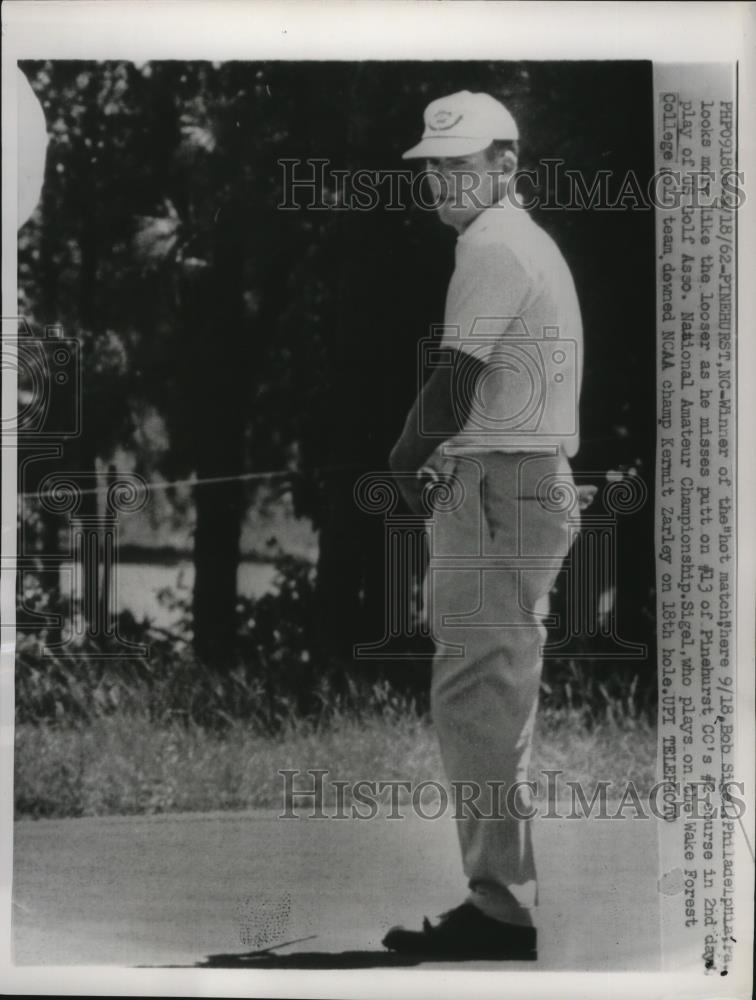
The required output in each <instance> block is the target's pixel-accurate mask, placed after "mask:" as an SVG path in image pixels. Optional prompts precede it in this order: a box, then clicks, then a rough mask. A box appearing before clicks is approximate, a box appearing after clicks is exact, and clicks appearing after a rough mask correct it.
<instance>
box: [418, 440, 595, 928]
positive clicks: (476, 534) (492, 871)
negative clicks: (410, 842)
mask: <svg viewBox="0 0 756 1000" xmlns="http://www.w3.org/2000/svg"><path fill="white" fill-rule="evenodd" d="M432 464H433V466H434V467H435V468H436V469H438V470H439V471H440V472H442V473H443V474H444V475H445V476H450V477H451V479H450V481H451V482H452V484H453V485H454V489H455V491H456V498H459V496H461V502H460V503H459V504H458V505H457V506H456V507H455V509H451V510H446V511H444V510H438V509H437V510H436V511H435V513H434V515H433V517H432V519H430V520H429V522H428V533H429V539H428V542H429V550H430V559H429V566H428V573H427V577H426V581H425V601H426V617H427V619H428V624H429V625H430V626H431V628H432V631H433V637H434V641H435V644H436V650H435V657H434V661H433V675H432V683H431V712H432V717H433V721H434V724H435V727H436V731H437V734H438V738H439V743H440V748H441V756H442V760H443V763H444V769H445V771H446V777H447V779H448V781H449V782H452V783H456V782H459V783H465V785H466V789H467V790H466V791H465V792H464V795H466V796H468V797H472V796H473V795H474V794H475V793H474V789H478V790H480V795H479V797H478V798H476V799H475V805H476V806H477V807H478V812H475V811H474V810H470V809H469V808H464V809H462V810H461V809H460V805H459V803H460V793H459V791H457V792H456V793H455V798H454V799H452V801H455V802H456V804H457V815H458V818H457V829H458V833H459V840H460V845H461V849H462V860H463V868H464V872H465V875H466V876H467V879H468V881H469V886H470V890H471V899H472V901H473V902H474V903H476V905H478V906H479V907H480V908H481V909H482V910H483V911H484V912H487V913H488V914H489V915H491V916H494V917H498V918H499V919H504V920H507V919H510V918H512V916H513V914H512V898H513V897H514V899H516V900H517V901H518V902H519V904H520V906H522V907H525V908H529V907H532V906H535V905H536V904H537V886H536V869H535V861H534V857H533V844H532V833H531V822H530V821H529V820H524V819H520V818H518V817H520V816H522V815H523V814H525V815H527V813H528V811H529V810H530V809H531V808H532V807H531V804H530V796H529V792H528V789H527V788H526V787H524V786H523V787H522V788H521V789H520V791H519V793H518V794H517V795H516V796H515V797H514V798H512V799H511V802H512V803H514V808H513V809H510V808H508V803H507V789H509V788H511V787H512V785H513V784H514V783H515V782H525V781H526V780H527V778H528V774H527V771H528V762H529V758H530V751H531V743H532V737H533V727H534V722H535V715H536V709H537V705H538V693H539V687H540V678H541V666H542V658H541V650H542V645H543V643H544V641H545V638H546V629H545V628H544V625H543V621H542V618H543V616H544V615H545V614H547V613H548V602H549V591H550V590H551V588H552V586H553V584H554V582H555V579H556V576H557V574H558V572H559V569H560V567H561V565H562V561H563V559H564V557H565V555H566V554H567V552H568V550H569V547H570V531H569V521H570V520H571V519H572V518H574V516H575V510H576V509H577V508H576V507H575V506H574V504H573V503H571V502H570V498H571V496H574V483H573V479H572V473H571V470H570V466H569V463H568V461H567V459H566V457H565V456H564V454H563V453H562V452H561V451H560V452H556V449H555V453H544V452H540V453H533V454H525V453H520V454H512V453H503V452H495V451H490V452H474V453H470V454H457V455H456V456H453V457H449V456H447V457H441V458H435V457H434V461H433V463H432ZM453 504H454V500H453V501H452V504H451V505H452V506H453ZM487 782H495V783H498V784H497V785H494V786H491V785H487V784H486V783H487ZM453 787H454V785H453ZM456 787H457V789H459V787H460V786H459V785H458V786H456ZM460 812H464V813H465V815H464V816H463V817H460ZM486 816H488V817H489V818H485V817H486ZM498 817H501V818H498Z"/></svg>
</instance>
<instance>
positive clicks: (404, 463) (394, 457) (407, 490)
mask: <svg viewBox="0 0 756 1000" xmlns="http://www.w3.org/2000/svg"><path fill="white" fill-rule="evenodd" d="M400 444H401V442H397V444H396V445H395V446H394V448H393V449H392V451H391V455H390V456H389V468H390V469H391V471H392V472H393V473H394V474H395V476H396V485H397V486H398V487H399V492H400V493H401V494H402V497H403V498H404V502H405V503H406V504H407V506H408V507H409V509H410V510H411V511H412V513H413V514H417V515H418V516H423V517H427V516H428V510H427V508H426V507H425V504H423V501H422V495H423V490H424V489H425V486H426V483H427V482H428V477H427V476H424V475H422V473H421V471H418V470H415V469H413V468H412V462H411V461H409V459H408V456H407V455H406V454H403V453H402V451H401V449H400V447H399V446H400Z"/></svg>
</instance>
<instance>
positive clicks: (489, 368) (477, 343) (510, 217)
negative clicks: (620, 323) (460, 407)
mask: <svg viewBox="0 0 756 1000" xmlns="http://www.w3.org/2000/svg"><path fill="white" fill-rule="evenodd" d="M447 347H453V348H456V349H458V350H459V351H462V352H463V353H465V354H471V355H472V356H473V357H476V358H478V359H479V360H481V361H483V362H485V363H486V368H485V369H484V370H483V373H482V375H481V377H480V378H479V379H478V381H477V383H476V384H475V385H470V384H469V379H467V380H466V379H465V378H464V376H462V377H461V378H460V379H458V380H456V391H457V394H458V395H459V393H460V392H469V393H470V400H471V412H470V416H469V418H468V421H467V424H466V425H465V427H464V428H463V429H462V431H460V432H459V434H457V435H455V437H454V438H452V439H451V440H450V441H449V442H447V448H448V447H452V448H454V447H457V446H460V447H464V448H465V449H467V448H470V447H473V448H475V449H481V450H486V449H492V450H495V451H516V452H522V451H533V450H540V449H542V448H548V449H549V450H552V449H553V448H554V446H555V445H556V446H561V447H562V448H563V449H564V451H565V453H566V454H567V455H568V456H570V457H572V456H573V455H575V453H576V452H577V450H578V446H579V440H580V439H579V431H580V428H579V422H578V403H579V399H580V384H581V379H582V367H583V362H582V356H583V330H582V323H581V319H580V307H579V304H578V299H577V294H576V292H575V285H574V282H573V280H572V275H571V274H570V270H569V268H568V266H567V263H566V261H565V259H564V257H563V256H562V254H561V252H560V251H559V248H558V247H557V245H556V243H555V242H554V241H553V240H552V238H551V237H550V236H549V235H548V234H547V233H546V232H545V231H544V230H543V229H541V227H540V226H538V225H537V224H536V223H535V222H534V221H533V219H532V218H531V217H530V216H529V215H528V213H527V212H526V211H525V210H524V209H522V208H521V207H519V206H517V205H515V204H512V203H510V202H509V201H508V200H506V199H505V200H504V201H503V202H501V203H500V204H497V205H493V206H492V207H491V208H488V209H486V210H485V211H483V212H482V213H481V214H480V215H479V216H478V217H477V218H476V219H475V220H474V221H473V222H472V223H471V224H470V226H469V227H468V228H467V229H466V230H465V232H464V233H463V234H462V235H461V236H460V237H459V238H458V240H457V247H456V266H455V269H454V273H453V275H452V278H451V281H450V283H449V290H448V293H447V297H446V310H445V316H444V335H443V339H442V341H441V348H442V349H443V348H447ZM441 353H442V355H443V350H442V352H441Z"/></svg>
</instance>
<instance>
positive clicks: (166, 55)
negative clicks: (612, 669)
mask: <svg viewBox="0 0 756 1000" xmlns="http://www.w3.org/2000/svg"><path fill="white" fill-rule="evenodd" d="M2 19H3V42H2V45H3V57H4V59H3V178H4V184H3V219H4V226H3V234H2V235H3V246H2V250H3V262H4V266H3V285H2V290H3V303H12V304H15V302H16V288H15V276H16V227H15V214H16V213H15V154H14V148H15V147H14V134H15V120H14V109H15V74H14V65H15V61H16V60H17V59H23V58H55V59H65V58H89V59H103V58H120V59H135V60H145V59H148V58H155V59H158V58H160V59H171V58H174V59H192V58H205V59H439V58H444V59H501V60H518V59H573V60H574V59H652V60H657V61H664V62H675V61H676V62H693V61H696V62H699V61H721V60H733V61H734V60H739V61H740V95H741V101H740V106H741V120H740V168H741V169H745V170H746V171H747V180H748V177H750V170H749V165H752V164H753V163H754V151H755V150H754V135H755V134H756V129H754V118H755V114H754V108H753V97H752V95H754V94H756V78H755V76H754V69H753V62H752V56H751V53H752V52H753V51H754V49H755V48H756V7H755V6H754V4H753V3H708V2H705V3H584V2H583V3H567V2H564V3H498V2H493V3H478V2H467V3H466V2H450V0H443V2H412V0H409V2H408V0H383V2H379V0H361V2H359V3H354V2H344V0H340V2H336V0H305V2H302V0H279V2H255V0H251V2H245V0H214V2H213V0H152V2H150V0H130V2H122V0H108V2H103V0H96V2H91V0H55V2H48V0H7V2H6V3H5V4H4V5H3V8H2ZM747 58H748V61H746V59H747ZM746 186H747V181H746ZM9 192H10V194H9ZM739 232H740V253H739V274H740V279H741V281H740V298H739V304H738V315H739V404H740V405H739V414H738V417H739V420H738V426H739V476H740V491H739V524H738V530H739V537H738V555H739V593H738V642H739V645H738V648H739V650H740V655H739V666H738V684H739V688H738V706H739V717H740V726H741V731H740V732H739V736H738V740H739V745H738V757H739V764H740V770H739V772H738V773H739V774H740V775H744V776H747V778H748V781H749V796H748V799H749V802H750V803H753V802H754V797H753V759H754V752H753V748H754V730H753V722H752V719H753V711H752V706H753V704H754V701H753V678H754V672H753V639H752V636H753V603H754V601H753V598H754V582H753V569H754V565H755V564H756V560H755V559H754V552H755V550H754V543H755V538H756V535H755V531H754V523H753V518H752V517H751V516H749V513H750V509H752V508H751V505H750V504H748V503H746V500H747V499H750V498H752V497H753V496H754V495H755V494H754V491H755V490H756V463H754V461H753V450H754V449H753V440H752V434H749V433H747V431H748V430H749V429H750V428H752V427H753V426H754V423H755V422H754V397H755V396H756V393H754V391H753V386H754V384H756V380H755V379H754V378H753V376H754V373H756V364H755V362H756V348H755V344H754V336H753V333H752V331H753V330H754V328H755V327H756V309H755V308H754V295H753V291H752V284H753V283H752V282H751V281H749V280H748V279H747V278H746V275H747V274H749V273H750V272H749V269H747V268H746V266H745V264H744V261H748V262H750V265H751V267H750V271H752V262H753V261H754V260H756V253H755V251H756V246H755V242H756V211H755V205H754V203H753V202H750V201H749V202H748V203H747V205H746V207H745V209H744V210H742V215H741V218H740V220H739ZM6 313H7V314H8V315H15V306H14V307H13V308H5V307H4V309H3V315H5V314H6ZM4 374H5V373H4ZM3 389H4V392H3V408H4V414H8V413H12V412H14V410H15V402H16V400H15V384H13V385H4V386H3ZM2 488H3V494H2V501H3V503H2V514H3V554H4V555H13V554H14V547H15V489H16V467H15V455H14V453H13V452H12V451H4V454H3V478H2ZM6 528H7V529H8V530H7V531H6ZM1 599H2V602H3V603H2V612H3V618H4V620H6V621H7V620H8V618H7V617H6V615H5V613H6V612H7V610H8V607H9V605H8V603H7V602H8V600H10V601H11V602H12V601H13V588H12V584H11V588H10V591H9V590H8V585H7V582H6V581H3V590H2V595H1ZM10 607H11V608H12V603H11V605H10ZM11 620H12V618H11ZM3 640H4V643H5V640H6V637H5V635H4V636H3ZM12 668H13V656H12V648H11V649H9V648H8V647H7V646H5V644H4V646H3V652H2V665H1V667H0V751H2V760H0V796H1V797H2V801H3V804H4V805H5V804H6V803H9V802H11V801H12V797H11V795H10V794H9V793H11V792H12V777H13V774H12V754H11V753H10V752H8V751H9V750H10V749H12V720H13V701H12V681H11V680H10V678H12ZM0 817H1V819H0V823H1V824H2V825H1V827H0V872H2V878H0V948H3V949H4V948H5V944H4V943H5V942H6V941H7V940H8V938H9V929H10V885H9V878H8V876H9V874H10V871H11V864H10V862H11V845H12V839H11V838H12V810H11V809H8V808H3V809H2V810H0ZM748 829H749V832H751V835H752V823H751V824H748ZM751 871H752V870H751ZM741 878H742V879H744V878H745V875H744V868H743V865H742V863H741ZM742 892H743V894H744V896H746V898H752V893H749V886H747V885H743V887H742ZM742 929H743V928H741V930H742ZM8 957H9V956H8V955H7V954H0V976H1V977H2V982H3V986H4V989H7V990H8V992H11V991H13V992H16V993H21V994H26V993H42V994H46V993H59V994H87V995H103V994H111V995H126V996H128V995H143V996H155V995H171V994H173V995H175V994H183V995H185V996H207V995H214V996H254V995H258V996H280V997H289V996H311V997H329V996H330V997H355V996H360V997H383V996H386V995H396V996H405V995H408V994H412V995H417V996H423V995H428V996H432V997H443V996H450V997H457V996H459V995H460V994H467V993H470V992H474V993H475V994H476V995H479V996H481V997H483V996H498V997H500V996H501V995H502V993H506V994H507V995H509V996H512V997H520V996H524V995H527V996H529V997H532V998H533V1000H537V998H540V997H547V996H553V995H557V996H560V997H569V998H577V997H594V996H595V997H600V998H602V1000H604V998H605V997H606V996H607V995H610V996H624V995H627V996H632V997H641V996H642V997H644V998H652V997H659V998H662V997H678V996H686V997H696V996H702V997H703V996H706V997H711V998H714V997H720V996H721V997H724V996H732V995H740V996H746V995H747V993H748V988H747V986H746V985H745V983H746V982H747V978H746V979H745V980H743V979H741V978H740V977H739V976H738V975H736V974H731V975H730V976H728V977H727V979H723V980H719V981H715V980H714V979H713V978H711V977H706V978H704V977H701V976H698V975H690V976H680V975H672V974H635V973H633V974H622V973H548V972H543V973H535V972H528V973H512V972H504V973H502V972H491V973H488V972H480V973H475V974H474V978H473V974H471V973H470V972H469V971H468V972H463V971H462V970H460V972H459V973H457V972H430V971H421V970H409V971H400V970H388V969H374V970H370V971H369V974H366V972H365V971H354V972H351V971H347V972H339V973H332V972H313V971H301V972H276V971H270V972H262V971H259V972H251V971H240V972H236V971H226V972H216V971H210V970H140V969H120V968H115V967H104V968H100V967H87V968H84V967H75V968H46V969H41V968H39V969H29V968H15V967H13V966H12V965H8V964H5V963H7V962H8ZM733 972H735V970H733ZM746 975H747V973H746ZM462 976H464V979H462V978H461V977H462ZM502 976H504V978H502ZM737 979H740V983H739V984H738V982H737V981H736V980H737Z"/></svg>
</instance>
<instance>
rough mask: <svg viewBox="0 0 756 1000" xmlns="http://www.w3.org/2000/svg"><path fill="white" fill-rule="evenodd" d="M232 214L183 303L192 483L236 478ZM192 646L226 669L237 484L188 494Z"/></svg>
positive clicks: (239, 339) (239, 350) (239, 344)
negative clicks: (192, 517) (191, 500)
mask: <svg viewBox="0 0 756 1000" xmlns="http://www.w3.org/2000/svg"><path fill="white" fill-rule="evenodd" d="M239 217H240V214H239V213H236V217H234V213H233V212H232V211H231V209H230V208H226V209H224V210H223V212H222V214H221V217H220V218H219V221H218V228H217V231H216V234H215V245H214V259H213V262H212V267H211V269H210V274H209V275H208V278H207V280H203V281H200V282H197V283H195V285H194V287H193V289H192V290H191V292H190V293H189V295H188V297H187V299H186V304H187V305H189V306H190V308H189V311H188V313H187V315H186V321H187V323H188V324H189V327H190V331H189V332H190V334H191V340H192V343H191V349H192V351H193V355H194V358H193V361H194V363H193V364H192V366H191V367H192V371H193V373H194V377H195V379H196V381H195V382H194V387H193V392H192V396H193V398H192V399H191V400H190V401H189V405H191V406H192V407H194V408H195V413H196V418H195V422H194V430H195V437H194V445H195V449H196V450H195V455H196V463H195V468H196V470H197V478H198V479H200V480H203V479H214V478H218V477H238V476H240V475H241V474H242V473H243V471H244V394H245V392H248V391H249V385H248V383H247V375H246V368H247V366H246V364H245V359H246V355H247V352H248V344H247V337H248V333H247V331H245V329H244V327H243V319H244V316H243V299H242V294H243V244H242V231H241V226H240V225H239ZM195 503H196V525H195V533H194V573H195V576H194V594H193V607H192V610H193V616H194V647H195V650H196V652H197V654H198V655H199V656H200V657H201V658H202V659H203V660H204V661H205V662H206V663H208V664H210V665H212V666H213V667H221V668H222V667H228V666H230V665H231V662H232V660H233V655H234V648H235V645H236V599H237V571H238V566H239V556H240V550H239V544H240V537H241V524H242V518H243V515H244V489H243V485H242V483H241V481H240V480H239V479H238V478H237V479H230V480H229V481H227V482H215V483H213V482H210V483H204V484H200V485H198V486H197V487H196V488H195Z"/></svg>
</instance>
